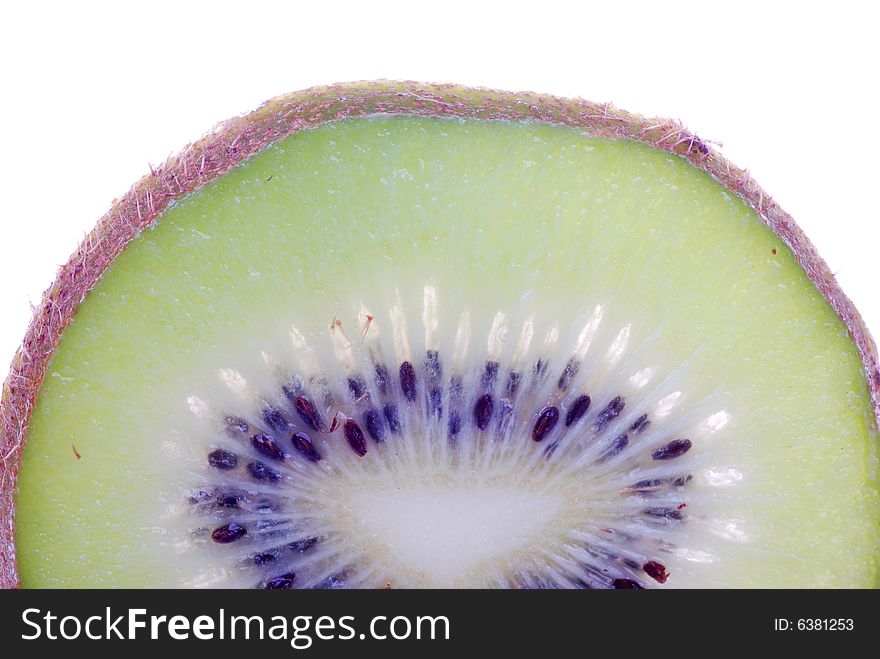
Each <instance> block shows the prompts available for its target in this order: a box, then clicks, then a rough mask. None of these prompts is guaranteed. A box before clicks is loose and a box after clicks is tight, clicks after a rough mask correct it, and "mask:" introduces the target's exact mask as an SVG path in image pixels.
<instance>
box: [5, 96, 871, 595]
mask: <svg viewBox="0 0 880 659" xmlns="http://www.w3.org/2000/svg"><path fill="white" fill-rule="evenodd" d="M372 114H388V115H410V116H420V117H450V118H461V119H476V120H484V121H532V122H542V123H547V124H553V125H559V126H566V127H569V128H573V129H576V130H579V131H581V132H583V133H584V134H587V135H590V136H598V137H604V138H607V139H614V140H616V139H627V140H632V141H635V142H640V143H642V144H646V145H649V146H652V147H654V148H657V149H660V150H663V151H667V152H669V153H672V154H675V155H678V156H680V157H682V158H685V159H686V160H688V161H689V162H690V163H691V164H692V165H693V166H694V167H696V168H698V169H700V170H702V171H704V172H706V173H708V174H709V175H710V176H712V177H713V178H714V179H715V180H716V181H718V182H719V183H720V184H721V185H722V186H724V187H725V188H726V189H727V190H728V191H730V192H732V193H734V194H736V195H738V196H739V197H741V198H742V199H743V200H744V201H745V202H746V203H747V204H748V205H749V206H751V207H752V208H753V209H754V211H755V212H756V213H757V214H758V216H759V217H760V218H761V220H762V221H763V222H764V223H765V224H766V225H767V226H768V227H769V228H770V229H771V230H772V231H773V232H774V233H775V234H776V235H777V236H778V237H779V238H780V239H781V240H782V241H783V242H784V243H785V244H786V245H787V246H788V247H789V249H791V251H792V252H793V254H794V256H795V258H796V259H797V261H798V263H800V265H801V267H802V268H803V269H804V271H805V272H806V274H807V276H809V278H810V279H811V280H812V282H813V284H814V285H815V286H816V288H817V289H818V290H819V292H820V293H821V294H822V296H823V297H824V298H825V299H826V300H827V301H828V303H829V304H830V305H831V306H832V308H833V309H834V311H835V312H836V313H837V315H838V316H839V317H840V319H841V320H842V321H843V322H844V323H845V325H846V327H847V329H848V331H849V334H850V337H851V338H852V340H853V341H854V342H855V344H856V347H857V348H858V350H859V353H860V354H861V357H862V363H863V364H864V367H865V374H866V377H867V380H868V387H869V389H870V392H871V399H872V402H873V406H874V413H875V428H874V430H875V432H876V430H877V424H880V360H878V354H877V347H876V345H875V343H874V341H873V339H872V338H871V335H870V333H869V332H868V329H867V327H865V324H864V322H863V320H862V318H861V316H860V315H859V313H858V311H857V310H856V308H855V307H854V306H853V304H852V302H851V301H850V300H849V298H847V296H846V295H845V294H844V292H843V291H842V290H841V289H840V287H839V286H838V284H837V282H836V281H835V279H834V275H833V274H832V273H831V271H830V269H829V268H828V265H827V264H826V263H825V261H824V260H823V259H822V258H821V257H820V256H819V254H818V253H817V252H816V249H815V247H814V246H813V244H812V243H811V242H810V241H809V239H808V238H807V237H806V236H805V235H804V233H803V231H801V229H800V228H799V227H798V226H797V224H796V223H795V222H794V220H793V219H792V218H791V216H790V215H789V214H788V213H786V212H785V211H784V210H782V208H780V207H779V205H778V204H777V203H776V202H775V201H773V199H771V198H770V196H769V195H768V194H767V193H766V192H764V190H762V189H761V187H760V186H759V185H758V184H757V183H755V182H754V181H753V180H752V179H751V177H750V176H749V174H748V172H747V171H745V170H742V169H740V168H738V167H736V166H735V165H733V164H731V163H730V162H728V161H727V160H726V159H725V158H723V157H722V156H721V155H720V154H719V153H717V152H716V151H715V150H714V149H712V148H711V147H710V146H709V145H707V144H706V143H705V142H704V141H702V140H700V139H699V138H698V137H696V136H695V135H693V134H692V133H690V132H689V131H687V130H686V129H685V128H684V127H683V126H682V125H681V124H680V123H678V122H677V121H674V120H670V119H651V118H646V117H642V116H640V115H636V114H631V113H629V112H625V111H623V110H619V109H617V108H615V107H614V106H612V105H610V104H598V103H591V102H589V101H585V100H582V99H564V98H557V97H554V96H548V95H540V94H535V93H531V92H518V93H511V92H502V91H496V90H489V89H482V88H468V87H463V86H460V85H451V84H444V85H437V84H425V83H417V82H395V81H385V80H381V81H370V82H355V83H343V84H337V85H332V86H327V87H314V88H311V89H307V90H304V91H299V92H294V93H292V94H288V95H285V96H279V97H277V98H273V99H271V100H269V101H267V102H266V103H264V104H263V105H262V106H261V107H259V108H258V109H257V110H255V111H253V112H252V113H250V114H248V115H246V116H244V117H235V118H233V119H230V120H228V121H226V122H224V123H222V124H220V125H218V126H217V127H216V128H215V129H214V130H213V131H212V132H211V133H210V134H208V135H207V136H205V137H203V138H202V139H201V140H199V141H198V142H195V143H194V144H191V145H189V146H187V147H186V148H185V149H184V150H183V151H182V152H181V153H179V154H178V155H176V156H174V157H173V158H170V159H169V160H168V161H166V162H165V163H164V164H162V165H160V166H159V167H157V168H153V167H151V168H150V174H149V175H148V176H145V177H144V178H142V179H141V180H140V181H138V182H137V183H135V185H134V186H133V187H132V188H131V190H129V191H128V193H127V194H126V195H125V196H123V197H122V198H120V199H117V200H116V201H114V203H113V205H112V206H111V208H110V210H109V211H108V212H107V213H106V214H105V215H104V216H103V217H102V218H101V219H100V220H99V222H98V224H97V226H96V227H95V228H94V229H93V230H92V232H91V233H89V234H88V235H87V236H86V238H85V239H84V240H83V242H82V243H81V244H80V245H79V247H78V248H77V250H76V252H74V254H73V255H72V256H71V257H70V260H69V261H68V262H67V263H66V264H65V265H64V266H62V268H61V269H60V270H59V272H58V275H57V277H56V278H55V281H54V282H53V283H52V285H51V286H50V287H49V289H48V290H47V291H46V292H45V293H44V294H43V299H42V302H41V304H40V306H39V308H37V310H36V312H35V314H34V317H33V319H32V320H31V322H30V325H29V327H28V330H27V333H26V335H25V338H24V341H23V343H22V345H21V346H20V347H19V349H18V351H17V353H16V355H15V357H14V358H13V361H12V364H11V367H10V371H9V375H8V377H7V379H6V381H5V382H4V384H3V393H2V399H0V426H2V433H3V436H2V443H0V457H2V464H0V587H3V588H16V587H19V586H20V585H21V582H20V579H19V574H18V568H17V564H16V549H15V532H14V531H15V499H14V494H15V486H16V479H17V476H18V471H19V466H20V464H21V457H22V453H23V449H24V443H25V441H26V438H27V429H28V422H29V420H30V416H31V412H32V410H33V407H34V404H35V401H36V398H37V395H38V393H39V391H40V387H41V385H42V382H43V377H44V375H45V372H46V367H47V365H48V363H49V361H50V360H51V358H52V355H53V353H54V351H55V349H56V347H57V346H58V342H59V340H60V338H61V334H62V332H63V331H64V328H65V327H66V326H67V323H68V322H70V320H71V318H72V317H73V316H74V314H75V313H76V310H77V307H78V306H79V304H80V302H82V301H83V300H84V299H85V297H86V295H88V293H89V291H90V290H91V289H92V287H93V286H94V285H95V283H96V282H97V281H98V279H99V278H100V277H101V275H102V274H103V273H104V271H105V270H106V269H107V267H108V266H109V265H110V264H111V263H112V262H113V260H114V259H115V258H116V256H117V255H118V254H119V253H120V252H121V251H122V250H123V249H124V248H125V246H126V245H127V244H128V242H129V241H130V240H132V239H133V238H135V237H137V236H138V235H139V234H140V232H141V231H143V230H144V229H146V228H147V227H149V226H150V225H151V224H152V223H153V222H155V221H157V220H158V218H159V216H160V215H161V214H162V213H163V211H164V210H165V209H166V208H168V207H169V205H170V204H172V203H173V202H174V201H175V200H176V199H179V198H181V197H183V196H185V195H188V194H190V193H192V192H193V191H194V190H197V189H198V188H200V187H201V186H203V185H205V184H207V183H210V182H211V181H214V180H215V179H217V178H219V177H220V176H222V175H223V174H224V173H226V172H228V171H229V170H231V169H233V168H234V167H236V166H237V165H238V164H240V163H241V162H243V161H244V160H246V159H247V158H249V157H251V156H252V155H254V154H256V153H257V152H258V151H260V150H262V149H263V148H264V147H266V146H267V145H269V144H271V143H272V142H276V141H278V140H280V139H282V138H285V137H288V136H289V135H292V134H294V133H296V132H299V131H301V130H303V129H308V128H316V127H318V126H320V125H322V124H324V123H328V122H331V121H338V120H340V119H345V118H347V117H362V116H366V115H372Z"/></svg>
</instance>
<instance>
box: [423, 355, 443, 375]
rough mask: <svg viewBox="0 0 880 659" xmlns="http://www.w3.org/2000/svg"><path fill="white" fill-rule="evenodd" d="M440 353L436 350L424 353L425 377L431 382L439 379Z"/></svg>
mask: <svg viewBox="0 0 880 659" xmlns="http://www.w3.org/2000/svg"><path fill="white" fill-rule="evenodd" d="M440 372H441V369H440V353H439V352H437V351H436V350H428V352H427V353H425V377H426V378H428V379H429V380H433V379H436V378H439V377H440Z"/></svg>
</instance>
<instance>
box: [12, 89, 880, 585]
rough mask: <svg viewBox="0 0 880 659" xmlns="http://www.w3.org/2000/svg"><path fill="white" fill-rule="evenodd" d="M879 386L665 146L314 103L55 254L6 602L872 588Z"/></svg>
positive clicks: (731, 175)
mask: <svg viewBox="0 0 880 659" xmlns="http://www.w3.org/2000/svg"><path fill="white" fill-rule="evenodd" d="M878 394H880V371H878V360H877V352H876V348H875V347H874V344H873V343H872V341H871V338H870V336H869V334H868V331H867V330H866V328H865V326H864V324H863V323H862V322H861V320H860V317H859V315H858V313H857V312H856V310H855V309H854V307H853V306H852V304H851V303H850V301H849V300H848V299H847V298H846V296H845V295H844V294H843V293H842V292H841V290H840V289H839V288H838V286H837V284H836V283H835V281H834V278H833V277H832V275H831V273H830V272H829V270H828V268H827V267H826V265H825V263H824V262H823V261H822V260H821V258H820V257H819V256H818V255H817V254H816V252H815V250H814V248H813V247H812V245H811V244H810V243H809V241H808V240H807V239H806V237H805V236H804V235H803V233H802V232H801V231H800V230H799V229H798V227H797V226H796V225H795V224H794V222H793V221H792V219H791V218H790V217H789V216H788V215H787V214H786V213H785V212H784V211H783V210H782V209H781V208H780V207H779V206H778V205H777V204H776V203H775V202H774V201H773V200H772V199H771V198H770V197H769V196H768V195H767V194H765V193H764V192H763V191H762V190H761V188H760V187H758V185H757V184H756V183H755V182H754V181H752V180H751V179H750V178H749V177H748V175H747V174H746V173H745V172H744V171H743V170H741V169H739V168H737V167H735V166H734V165H732V164H730V163H729V162H727V161H726V160H725V159H724V158H723V157H722V156H721V155H720V154H719V153H717V151H716V150H714V149H713V148H712V147H711V146H709V145H707V144H706V143H705V142H703V141H701V140H700V139H699V138H697V137H696V136H694V135H692V134H691V133H689V132H688V131H686V130H685V129H684V128H683V127H682V126H681V125H679V124H677V123H675V122H673V121H669V120H652V119H646V118H643V117H640V116H637V115H633V114H629V113H626V112H623V111H621V110H618V109H616V108H614V107H612V106H610V105H597V104H593V103H589V102H586V101H583V100H566V99H559V98H553V97H549V96H540V95H535V94H530V93H517V94H513V93H505V92H497V91H489V90H483V89H468V88H463V87H456V86H435V85H424V84H415V83H395V82H370V83H356V84H345V85H338V86H333V87H325V88H318V89H311V90H308V91H304V92H299V93H295V94H291V95H289V96H284V97H280V98H276V99H274V100H271V101H269V102H268V103H266V104H265V105H264V106H262V107H261V108H259V109H258V110H256V111H255V112H254V113H252V114H250V115H248V116H245V117H242V118H236V119H233V120H231V121H228V122H226V123H225V124H222V125H220V126H219V127H218V128H217V129H216V130H215V131H214V132H212V133H211V134H210V135H208V136H207V137H205V138H203V139H202V140H201V141H199V142H196V143H195V144H193V145H191V146H190V147H188V148H187V149H186V150H184V151H183V152H182V153H181V154H180V155H179V156H177V157H175V158H173V159H171V160H169V161H168V162H166V163H165V164H164V165H162V166H161V167H158V168H156V169H155V170H154V171H152V172H151V173H150V175H149V176H147V177H146V178H144V179H143V180H141V181H140V182H138V183H137V184H136V185H135V186H134V187H133V188H132V190H131V191H130V192H129V193H128V194H127V195H125V196H124V197H123V198H121V199H120V200H118V201H117V202H115V204H114V205H113V207H112V208H111V210H110V211H109V212H108V213H107V215H106V216H105V217H104V218H102V219H101V221H100V222H99V224H98V226H97V228H96V229H95V230H94V231H93V232H92V233H91V234H90V235H89V236H88V237H87V238H86V240H85V241H84V242H83V244H82V245H81V246H80V248H79V249H78V250H77V252H76V253H75V254H74V255H73V257H72V258H71V260H70V261H69V263H67V264H66V265H65V266H64V267H63V268H61V270H60V272H59V274H58V277H57V279H56V281H55V283H54V284H53V285H52V287H51V288H50V289H49V290H48V291H47V293H46V294H45V297H44V299H43V302H42V304H41V306H40V307H39V309H38V310H37V312H36V315H35V318H34V320H33V323H32V324H31V326H30V328H29V330H28V332H27V336H26V337H25V339H24V343H23V344H22V347H21V349H20V350H19V351H18V353H17V355H16V357H15V360H14V362H13V364H12V368H11V372H10V375H9V378H8V379H7V380H6V383H5V385H4V388H3V398H2V425H3V458H4V461H3V467H2V472H0V479H2V480H0V511H2V516H3V524H2V529H0V582H2V584H3V585H4V586H7V587H13V586H18V585H22V586H25V587H28V586H33V587H66V586H103V587H158V586H173V587H257V588H270V589H286V588H389V587H390V588H415V587H467V588H488V587H499V588H633V589H636V588H655V587H656V588H672V587H873V586H876V585H877V580H878V560H880V559H878V556H880V554H878V538H880V495H878V430H877V415H878V409H880V395H878ZM25 440H26V441H25ZM13 523H14V524H13Z"/></svg>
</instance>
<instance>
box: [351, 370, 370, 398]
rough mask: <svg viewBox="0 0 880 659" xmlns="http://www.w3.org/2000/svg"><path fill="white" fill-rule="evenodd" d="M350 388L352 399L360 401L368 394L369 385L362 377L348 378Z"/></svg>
mask: <svg viewBox="0 0 880 659" xmlns="http://www.w3.org/2000/svg"><path fill="white" fill-rule="evenodd" d="M348 388H349V390H350V391H351V397H352V398H354V399H355V400H359V399H360V398H362V397H363V395H364V394H365V393H367V383H366V382H364V379H363V378H362V377H360V376H355V377H351V378H348Z"/></svg>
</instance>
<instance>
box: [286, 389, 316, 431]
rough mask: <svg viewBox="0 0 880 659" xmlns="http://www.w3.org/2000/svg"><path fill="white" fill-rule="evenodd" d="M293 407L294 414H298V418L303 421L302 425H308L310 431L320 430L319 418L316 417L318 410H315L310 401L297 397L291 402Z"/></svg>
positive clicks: (303, 397)
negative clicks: (294, 409)
mask: <svg viewBox="0 0 880 659" xmlns="http://www.w3.org/2000/svg"><path fill="white" fill-rule="evenodd" d="M293 405H294V407H295V408H296V413H297V414H299V418H300V419H302V420H303V423H305V424H306V425H308V426H309V428H311V429H312V430H321V428H322V424H321V417H320V416H319V415H318V410H317V409H315V405H314V403H312V401H310V400H309V399H308V398H306V397H305V396H297V397H296V398H294V400H293Z"/></svg>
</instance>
